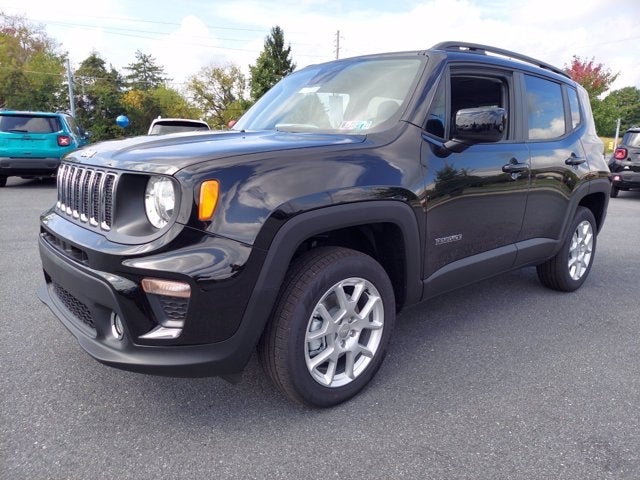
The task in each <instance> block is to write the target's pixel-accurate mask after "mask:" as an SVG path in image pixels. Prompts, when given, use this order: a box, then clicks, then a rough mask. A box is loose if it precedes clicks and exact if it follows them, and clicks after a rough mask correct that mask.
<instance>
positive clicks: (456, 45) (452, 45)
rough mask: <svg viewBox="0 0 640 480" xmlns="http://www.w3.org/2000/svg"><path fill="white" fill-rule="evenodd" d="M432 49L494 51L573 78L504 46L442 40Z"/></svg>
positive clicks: (549, 65)
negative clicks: (505, 48) (503, 47)
mask: <svg viewBox="0 0 640 480" xmlns="http://www.w3.org/2000/svg"><path fill="white" fill-rule="evenodd" d="M431 49H432V50H448V51H460V52H469V53H477V54H480V55H486V54H487V52H488V53H494V54H497V55H501V56H503V57H508V58H514V59H516V60H520V61H522V62H526V63H530V64H532V65H535V66H537V67H540V68H544V69H546V70H551V71H552V72H554V73H557V74H559V75H562V76H563V77H567V78H571V77H570V76H569V75H568V74H567V73H566V72H565V71H564V70H560V69H559V68H558V67H554V66H553V65H551V64H549V63H546V62H543V61H541V60H537V59H535V58H532V57H527V56H526V55H521V54H519V53H516V52H512V51H510V50H504V49H502V48H497V47H490V46H488V45H481V44H479V43H467V42H441V43H438V44H437V45H434V46H433V47H431Z"/></svg>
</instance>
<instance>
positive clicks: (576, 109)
mask: <svg viewBox="0 0 640 480" xmlns="http://www.w3.org/2000/svg"><path fill="white" fill-rule="evenodd" d="M567 95H568V96H569V108H570V109H571V128H572V129H574V128H576V127H577V126H578V125H580V124H581V123H582V116H581V114H580V103H579V102H578V92H576V90H575V89H574V88H567Z"/></svg>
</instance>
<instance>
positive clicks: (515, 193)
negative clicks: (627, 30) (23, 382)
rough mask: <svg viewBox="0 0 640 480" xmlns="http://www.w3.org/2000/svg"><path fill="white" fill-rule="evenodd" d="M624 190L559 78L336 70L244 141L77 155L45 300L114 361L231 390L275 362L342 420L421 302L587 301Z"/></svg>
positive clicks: (49, 231) (52, 248)
mask: <svg viewBox="0 0 640 480" xmlns="http://www.w3.org/2000/svg"><path fill="white" fill-rule="evenodd" d="M610 187H611V185H610V180H609V169H608V168H607V165H606V163H605V161H604V159H603V157H602V143H601V142H600V140H599V139H598V137H597V136H596V133H595V129H594V124H593V119H592V116H591V110H590V106H589V101H588V97H587V94H586V92H585V91H584V90H583V89H582V88H581V87H580V86H579V85H577V84H576V83H575V82H573V81H572V80H571V79H569V78H568V77H567V76H566V75H565V74H564V73H563V72H562V71H561V70H559V69H557V68H554V67H552V66H550V65H548V64H545V63H543V62H540V61H538V60H535V59H532V58H528V57H525V56H522V55H518V54H516V53H513V52H508V51H504V50H499V49H495V48H491V47H486V46H481V45H474V44H460V43H451V42H449V43H442V44H439V45H436V46H435V47H433V48H432V49H430V50H426V51H419V52H404V53H390V54H381V55H371V56H364V57H358V58H351V59H344V60H337V61H334V62H330V63H326V64H321V65H313V66H309V67H306V68H304V69H302V70H300V71H297V72H295V73H293V74H291V75H289V76H287V77H286V78H285V79H283V80H282V81H281V82H280V83H278V84H277V85H276V86H275V87H274V88H273V89H271V90H270V91H269V92H268V93H267V94H266V95H265V96H264V97H262V98H261V99H260V101H258V102H257V103H256V104H255V105H254V106H253V107H252V108H251V109H250V110H249V111H248V112H247V113H246V114H245V115H244V116H243V117H242V118H241V119H240V120H239V121H238V122H237V123H236V125H235V126H234V128H233V130H232V131H229V132H215V133H214V132H211V133H202V134H191V135H188V136H162V137H141V138H130V139H125V140H118V141H112V142H106V143H102V144H98V145H94V146H92V147H91V148H90V149H89V148H84V149H81V150H79V151H77V152H74V153H72V154H71V155H69V156H67V157H66V159H65V160H64V161H63V163H62V166H61V168H60V174H59V175H58V200H57V202H56V204H55V205H54V206H53V207H52V208H51V209H50V210H49V211H47V212H45V213H44V214H43V215H42V218H41V229H40V241H39V245H40V255H41V258H42V265H43V269H44V278H45V283H44V285H43V288H41V289H40V291H39V295H40V298H41V299H42V300H43V301H44V302H46V303H47V305H48V306H49V307H50V308H51V310H52V311H53V312H54V313H55V315H56V316H57V317H58V318H59V319H60V320H61V321H62V323H64V325H65V326H66V327H67V328H68V329H69V330H70V331H71V333H72V334H73V335H74V336H75V337H76V338H77V340H78V342H79V343H80V345H81V346H82V348H84V349H85V350H86V351H87V352H88V353H89V355H91V356H93V357H94V358H96V359H97V360H99V361H100V362H103V363H105V364H108V365H112V366H115V367H119V368H123V369H127V370H133V371H137V372H146V373H153V374H161V375H177V376H206V375H220V376H223V377H226V378H228V379H232V380H233V379H236V378H237V377H238V374H239V373H240V372H241V371H242V369H243V367H244V366H245V364H246V363H247V361H248V359H249V357H250V355H251V353H252V351H254V349H255V348H256V347H257V349H258V357H259V359H260V361H261V363H262V365H263V366H264V370H265V371H266V373H267V375H268V376H269V377H270V378H271V379H272V380H273V382H274V383H275V384H276V385H277V386H278V387H279V388H280V389H281V390H282V391H283V392H284V393H285V394H286V395H288V396H289V397H290V398H292V399H295V400H297V401H300V402H302V403H305V404H309V405H314V406H330V405H334V404H337V403H339V402H342V401H344V400H346V399H348V398H350V397H352V396H353V395H355V394H356V393H357V392H358V391H359V390H361V389H362V388H363V387H364V386H365V385H366V384H367V383H368V382H369V380H370V379H371V378H372V377H373V375H374V374H375V372H376V370H377V369H378V367H379V366H380V364H381V362H382V360H383V357H384V355H385V351H386V349H387V346H388V344H389V339H390V337H391V334H392V331H393V326H394V322H395V318H396V313H397V312H398V311H400V310H402V309H403V308H405V307H407V306H408V305H411V304H415V303H417V302H420V301H422V300H425V299H428V298H430V297H433V296H434V295H438V294H440V293H443V292H447V291H449V290H452V289H454V288H460V287H464V286H466V285H469V284H470V283H472V282H476V281H479V280H483V279H487V278H490V277H492V276H495V275H498V274H501V273H504V272H507V271H509V270H513V269H516V268H520V267H524V266H532V265H535V266H537V271H538V275H539V277H540V280H541V281H542V283H543V284H545V285H547V286H548V287H551V288H553V289H556V290H562V291H572V290H575V289H577V288H579V287H580V286H581V285H582V284H583V282H584V281H585V279H586V278H587V276H588V274H589V271H590V269H591V266H592V264H593V260H594V256H595V249H596V235H597V233H598V231H599V230H600V229H601V228H602V225H603V223H604V220H605V215H606V211H607V204H608V201H609V191H610ZM514 301H517V299H516V300H514ZM465 314H466V312H462V311H461V312H460V315H465Z"/></svg>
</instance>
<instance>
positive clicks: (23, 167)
mask: <svg viewBox="0 0 640 480" xmlns="http://www.w3.org/2000/svg"><path fill="white" fill-rule="evenodd" d="M86 143H87V137H86V135H85V133H84V131H83V130H82V129H81V128H79V127H78V125H77V123H76V121H75V120H74V118H73V117H72V116H71V115H67V114H66V113H54V112H20V111H13V110H0V187H4V186H5V185H6V183H7V177H12V176H18V177H23V178H33V177H47V176H51V175H55V173H56V171H57V170H58V165H60V159H61V158H62V157H63V156H64V155H65V154H67V153H69V152H71V151H73V150H75V149H77V148H78V147H81V146H82V145H85V144H86Z"/></svg>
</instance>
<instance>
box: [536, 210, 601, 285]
mask: <svg viewBox="0 0 640 480" xmlns="http://www.w3.org/2000/svg"><path fill="white" fill-rule="evenodd" d="M596 234H597V227H596V220H595V218H594V216H593V213H591V210H589V209H588V208H585V207H578V209H577V210H576V215H575V217H574V218H573V222H572V224H571V228H570V229H569V233H568V235H567V238H566V239H565V241H564V243H563V244H562V248H561V249H560V251H559V252H558V253H557V254H556V256H555V257H553V258H551V259H550V260H547V261H546V262H545V263H543V264H541V265H538V266H537V271H538V278H539V279H540V281H541V282H542V283H543V284H544V285H545V286H547V287H549V288H552V289H554V290H561V291H564V292H572V291H574V290H577V289H578V288H580V287H581V286H582V284H583V283H584V281H585V280H586V279H587V276H588V275H589V272H590V271H591V265H592V264H593V258H594V256H595V253H596Z"/></svg>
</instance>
